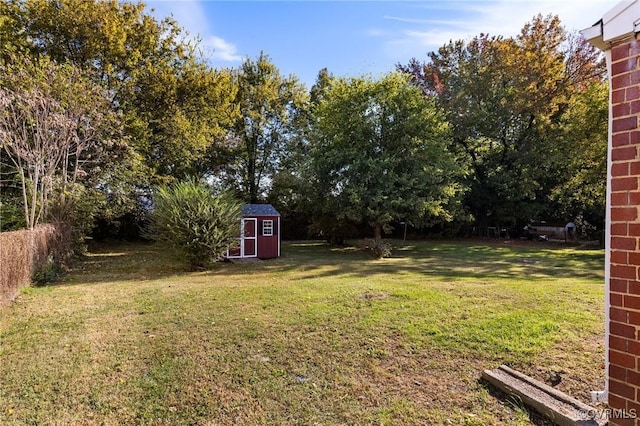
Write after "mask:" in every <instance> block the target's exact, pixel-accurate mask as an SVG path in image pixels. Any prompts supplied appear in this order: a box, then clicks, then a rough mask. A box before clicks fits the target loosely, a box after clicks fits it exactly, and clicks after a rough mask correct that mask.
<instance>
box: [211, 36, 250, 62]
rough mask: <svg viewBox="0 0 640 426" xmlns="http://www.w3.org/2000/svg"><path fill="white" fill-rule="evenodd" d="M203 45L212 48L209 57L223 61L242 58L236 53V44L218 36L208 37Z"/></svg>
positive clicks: (234, 60) (237, 60)
mask: <svg viewBox="0 0 640 426" xmlns="http://www.w3.org/2000/svg"><path fill="white" fill-rule="evenodd" d="M205 45H206V46H207V47H208V48H211V49H213V52H212V53H211V59H214V60H216V59H217V60H220V61H224V62H240V61H241V60H242V56H240V55H238V53H237V48H236V46H235V45H234V44H232V43H229V42H228V41H225V40H224V39H222V38H220V37H216V36H210V37H208V38H207V39H206V40H205Z"/></svg>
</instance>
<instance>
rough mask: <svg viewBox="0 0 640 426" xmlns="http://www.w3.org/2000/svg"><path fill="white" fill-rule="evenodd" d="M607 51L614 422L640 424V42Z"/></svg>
mask: <svg viewBox="0 0 640 426" xmlns="http://www.w3.org/2000/svg"><path fill="white" fill-rule="evenodd" d="M607 53H608V55H610V56H609V57H608V59H609V62H610V63H609V71H610V82H611V105H610V108H611V109H610V120H611V122H610V139H609V161H610V164H609V167H610V169H609V170H610V176H609V179H610V180H609V188H608V196H609V199H608V200H607V201H608V202H607V204H608V206H609V211H608V217H609V219H610V221H609V223H608V228H609V229H608V234H609V235H610V238H609V241H608V245H609V250H608V256H607V258H608V259H607V260H608V262H607V263H608V266H607V267H608V283H607V284H608V286H607V287H608V291H607V298H608V302H609V303H608V313H607V314H608V323H607V327H608V339H609V340H608V353H607V359H608V365H607V368H608V383H607V388H608V389H607V390H608V402H609V407H610V409H611V410H610V413H609V417H610V419H609V420H610V422H609V424H610V425H618V426H630V425H633V426H640V420H639V418H640V373H639V371H638V368H639V367H640V340H639V337H640V331H639V330H640V212H639V208H640V183H639V182H640V158H639V152H640V151H639V150H640V127H639V117H640V41H639V40H638V39H637V38H636V37H630V38H627V39H623V40H618V41H616V42H615V43H612V47H611V51H610V52H607Z"/></svg>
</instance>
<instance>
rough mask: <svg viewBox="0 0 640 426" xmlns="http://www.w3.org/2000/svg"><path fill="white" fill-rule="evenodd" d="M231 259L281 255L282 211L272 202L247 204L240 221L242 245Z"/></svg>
mask: <svg viewBox="0 0 640 426" xmlns="http://www.w3.org/2000/svg"><path fill="white" fill-rule="evenodd" d="M227 257H228V258H229V259H244V258H251V257H257V258H259V259H272V258H275V257H280V213H278V211H277V210H276V209H275V208H274V207H273V206H272V205H271V204H245V205H244V206H242V219H241V221H240V246H239V247H238V248H235V249H232V250H229V251H228V252H227Z"/></svg>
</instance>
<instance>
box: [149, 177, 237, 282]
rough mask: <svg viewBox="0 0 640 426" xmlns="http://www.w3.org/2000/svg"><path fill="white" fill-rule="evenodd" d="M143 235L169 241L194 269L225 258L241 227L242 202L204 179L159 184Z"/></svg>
mask: <svg viewBox="0 0 640 426" xmlns="http://www.w3.org/2000/svg"><path fill="white" fill-rule="evenodd" d="M153 202H154V207H153V213H152V214H151V217H150V220H149V225H148V226H147V229H146V230H145V231H144V232H143V234H144V236H146V237H148V238H150V239H153V240H156V241H159V242H163V243H166V244H167V245H168V247H169V248H171V249H173V250H175V251H177V252H178V253H179V254H180V255H181V256H183V258H184V260H185V261H186V262H187V263H188V264H189V267H190V268H191V270H197V269H202V268H205V267H207V266H209V265H210V264H211V263H213V262H216V261H218V260H220V259H222V258H223V257H224V255H225V253H226V250H227V249H228V248H229V247H230V246H231V245H232V244H234V243H237V237H238V234H239V228H240V225H239V223H240V217H241V215H240V209H241V204H240V203H239V202H238V201H237V200H235V199H234V198H233V197H232V196H230V195H229V194H228V193H224V192H222V193H216V192H214V191H213V189H212V188H211V187H210V186H209V185H207V184H206V183H204V182H202V181H197V180H187V181H184V182H179V183H177V184H174V185H171V186H166V185H163V186H160V187H159V188H157V191H156V193H155V196H154V200H153Z"/></svg>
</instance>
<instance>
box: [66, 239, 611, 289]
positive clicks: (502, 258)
mask: <svg viewBox="0 0 640 426" xmlns="http://www.w3.org/2000/svg"><path fill="white" fill-rule="evenodd" d="M282 252H283V256H282V257H280V258H278V259H271V260H265V261H256V262H248V263H237V264H232V263H226V262H225V263H220V264H217V265H215V266H214V268H213V269H212V270H210V271H206V272H188V271H186V270H185V266H184V264H182V263H181V262H180V261H179V259H177V258H176V257H175V256H174V255H173V254H172V253H171V252H169V251H167V250H166V249H165V248H163V247H162V245H160V244H158V243H141V242H138V243H120V242H117V243H101V244H94V245H93V246H92V247H91V248H90V253H89V254H88V255H87V256H86V257H85V258H84V259H83V260H81V261H79V262H78V263H77V264H76V266H75V267H74V268H73V270H72V271H71V273H70V274H69V275H68V276H67V277H65V279H64V280H63V281H62V282H61V283H60V284H62V285H73V284H91V283H102V282H110V281H146V280H156V279H162V278H166V277H171V276H176V275H180V276H183V277H184V276H188V275H190V274H193V275H194V277H196V276H198V277H201V276H203V275H204V276H206V275H238V274H247V275H253V274H255V273H260V272H264V273H288V272H295V276H294V277H293V279H295V280H308V279H318V278H339V277H340V276H345V277H359V278H367V277H372V276H375V275H378V274H384V275H390V276H393V274H405V273H416V274H419V275H425V276H428V277H439V278H442V279H451V280H455V279H480V280H491V279H492V278H511V279H530V280H537V279H548V278H550V277H554V278H576V277H581V278H585V279H593V278H601V277H602V271H603V269H604V256H603V252H602V251H601V250H578V249H574V248H566V247H549V246H544V245H527V246H506V245H499V244H491V243H483V242H478V241H456V242H440V241H436V242H434V241H429V242H425V241H420V242H410V243H409V242H407V243H402V242H396V243H395V244H394V255H393V257H391V258H388V259H381V260H376V259H373V258H372V257H371V256H369V254H368V253H367V252H366V251H365V250H362V249H359V248H356V247H353V246H344V247H331V246H329V245H328V244H326V243H323V242H317V241H300V242H285V243H283V249H282Z"/></svg>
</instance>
